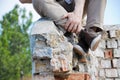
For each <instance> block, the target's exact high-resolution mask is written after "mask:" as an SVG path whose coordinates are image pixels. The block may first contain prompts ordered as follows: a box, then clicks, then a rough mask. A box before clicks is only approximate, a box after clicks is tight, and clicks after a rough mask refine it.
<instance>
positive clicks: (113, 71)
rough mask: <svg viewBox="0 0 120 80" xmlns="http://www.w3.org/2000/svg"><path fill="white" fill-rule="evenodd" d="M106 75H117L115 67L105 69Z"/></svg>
mask: <svg viewBox="0 0 120 80" xmlns="http://www.w3.org/2000/svg"><path fill="white" fill-rule="evenodd" d="M105 73H106V77H118V72H117V69H105Z"/></svg>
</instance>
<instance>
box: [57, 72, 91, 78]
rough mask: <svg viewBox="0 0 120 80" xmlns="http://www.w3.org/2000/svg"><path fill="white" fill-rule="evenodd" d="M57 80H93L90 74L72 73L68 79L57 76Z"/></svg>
mask: <svg viewBox="0 0 120 80" xmlns="http://www.w3.org/2000/svg"><path fill="white" fill-rule="evenodd" d="M55 80H91V79H90V76H89V75H88V74H84V73H83V74H82V73H71V74H70V75H69V76H68V77H60V76H55Z"/></svg>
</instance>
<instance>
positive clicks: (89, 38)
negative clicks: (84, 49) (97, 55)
mask: <svg viewBox="0 0 120 80" xmlns="http://www.w3.org/2000/svg"><path fill="white" fill-rule="evenodd" d="M79 37H81V38H82V40H83V41H84V42H86V43H87V45H88V46H89V48H90V49H91V50H92V51H95V50H96V48H97V47H98V44H99V42H100V40H101V37H102V35H101V34H100V33H96V32H95V31H93V30H92V29H90V30H89V31H88V30H81V32H80V34H79Z"/></svg>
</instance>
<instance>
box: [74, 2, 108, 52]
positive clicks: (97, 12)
mask: <svg viewBox="0 0 120 80" xmlns="http://www.w3.org/2000/svg"><path fill="white" fill-rule="evenodd" d="M86 4H87V6H88V7H86V6H85V9H87V24H86V27H85V30H81V32H80V34H79V39H80V40H79V43H78V45H79V46H78V45H75V46H74V50H75V51H77V52H78V53H79V54H85V53H88V50H89V48H90V49H91V50H93V51H94V50H96V48H97V47H98V44H99V42H100V40H101V37H102V35H101V33H100V31H102V30H103V27H102V26H103V17H104V10H105V7H106V0H86Z"/></svg>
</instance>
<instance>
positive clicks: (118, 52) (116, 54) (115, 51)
mask: <svg viewBox="0 0 120 80" xmlns="http://www.w3.org/2000/svg"><path fill="white" fill-rule="evenodd" d="M113 55H114V57H120V48H117V49H113Z"/></svg>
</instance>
